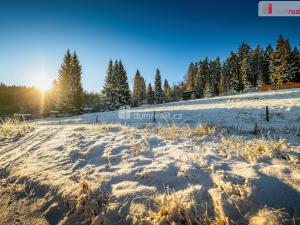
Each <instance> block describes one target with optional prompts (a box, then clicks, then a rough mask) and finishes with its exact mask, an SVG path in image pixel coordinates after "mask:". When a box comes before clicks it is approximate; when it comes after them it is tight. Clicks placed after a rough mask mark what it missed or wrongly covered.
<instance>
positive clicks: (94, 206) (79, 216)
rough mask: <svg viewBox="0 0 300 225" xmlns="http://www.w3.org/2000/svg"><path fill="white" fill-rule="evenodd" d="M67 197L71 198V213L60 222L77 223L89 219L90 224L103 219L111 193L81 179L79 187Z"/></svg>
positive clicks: (69, 203)
mask: <svg viewBox="0 0 300 225" xmlns="http://www.w3.org/2000/svg"><path fill="white" fill-rule="evenodd" d="M67 199H70V200H68V206H69V213H68V214H67V215H66V216H65V218H64V219H63V220H62V221H61V222H60V223H59V224H60V225H63V224H77V223H78V221H89V224H93V221H95V220H97V221H101V218H102V216H101V215H102V214H101V213H102V212H103V211H104V210H105V208H106V205H107V204H108V199H109V195H108V194H106V193H104V192H101V191H100V190H99V188H97V187H96V185H95V184H94V183H91V182H88V181H87V180H85V179H80V182H79V186H78V189H77V190H76V191H74V192H73V193H72V196H69V197H68V198H67ZM101 224H104V223H101Z"/></svg>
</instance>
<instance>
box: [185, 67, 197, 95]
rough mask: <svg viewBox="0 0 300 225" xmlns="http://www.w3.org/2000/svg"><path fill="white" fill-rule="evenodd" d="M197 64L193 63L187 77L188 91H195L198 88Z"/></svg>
mask: <svg viewBox="0 0 300 225" xmlns="http://www.w3.org/2000/svg"><path fill="white" fill-rule="evenodd" d="M196 77H197V64H194V63H191V64H190V66H189V69H188V72H187V75H186V89H187V91H194V90H195V88H196Z"/></svg>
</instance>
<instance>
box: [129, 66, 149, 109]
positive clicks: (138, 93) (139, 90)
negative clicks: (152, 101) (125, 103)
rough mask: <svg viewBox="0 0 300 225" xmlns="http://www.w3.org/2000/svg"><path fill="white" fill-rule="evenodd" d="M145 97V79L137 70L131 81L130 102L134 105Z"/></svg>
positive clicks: (138, 103)
mask: <svg viewBox="0 0 300 225" xmlns="http://www.w3.org/2000/svg"><path fill="white" fill-rule="evenodd" d="M145 99H146V85H145V80H144V78H143V77H142V76H141V74H140V71H139V70H137V71H136V74H135V77H134V82H133V94H132V103H133V105H134V106H137V105H140V104H141V103H142V102H143V101H144V100H145Z"/></svg>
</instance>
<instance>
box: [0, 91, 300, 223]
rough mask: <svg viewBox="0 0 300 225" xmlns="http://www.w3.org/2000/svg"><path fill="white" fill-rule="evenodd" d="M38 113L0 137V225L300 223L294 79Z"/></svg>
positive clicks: (299, 101)
mask: <svg viewBox="0 0 300 225" xmlns="http://www.w3.org/2000/svg"><path fill="white" fill-rule="evenodd" d="M265 106H269V110H270V121H269V122H267V121H266V120H265ZM153 111H155V112H156V113H155V115H156V121H155V122H154V121H153ZM95 122H97V123H95ZM34 123H36V124H37V128H36V129H35V131H33V132H31V133H29V134H28V135H26V136H24V137H22V138H20V139H19V140H18V141H15V142H5V144H2V145H1V144H0V153H1V154H0V178H1V182H0V188H1V189H0V203H1V204H0V224H16V223H17V222H18V223H19V222H20V221H21V222H20V223H24V224H57V223H60V224H107V225H110V224H212V223H213V222H216V224H229V223H233V224H234V223H237V224H249V223H250V224H285V223H286V224H300V220H299V218H300V166H299V162H300V147H299V143H300V138H299V135H300V133H299V131H298V130H299V128H300V126H299V125H300V89H293V90H281V91H276V92H257V93H249V94H241V95H235V96H225V97H216V98H210V99H201V100H193V101H186V102H176V103H168V104H162V105H157V106H156V107H155V108H154V107H152V106H143V107H140V108H135V109H131V110H126V111H125V112H124V111H121V112H120V111H116V112H104V113H93V114H86V115H81V116H76V117H68V118H49V119H46V120H39V121H35V122H34ZM186 124H187V125H190V127H188V126H185V125H186ZM198 124H204V125H200V126H199V125H198ZM172 222H174V223H172Z"/></svg>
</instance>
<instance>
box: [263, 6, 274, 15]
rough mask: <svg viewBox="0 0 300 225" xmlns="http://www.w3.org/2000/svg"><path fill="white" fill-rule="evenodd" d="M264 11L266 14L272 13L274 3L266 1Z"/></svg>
mask: <svg viewBox="0 0 300 225" xmlns="http://www.w3.org/2000/svg"><path fill="white" fill-rule="evenodd" d="M263 12H264V14H268V15H271V14H272V13H273V6H272V3H266V4H264V5H263Z"/></svg>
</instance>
